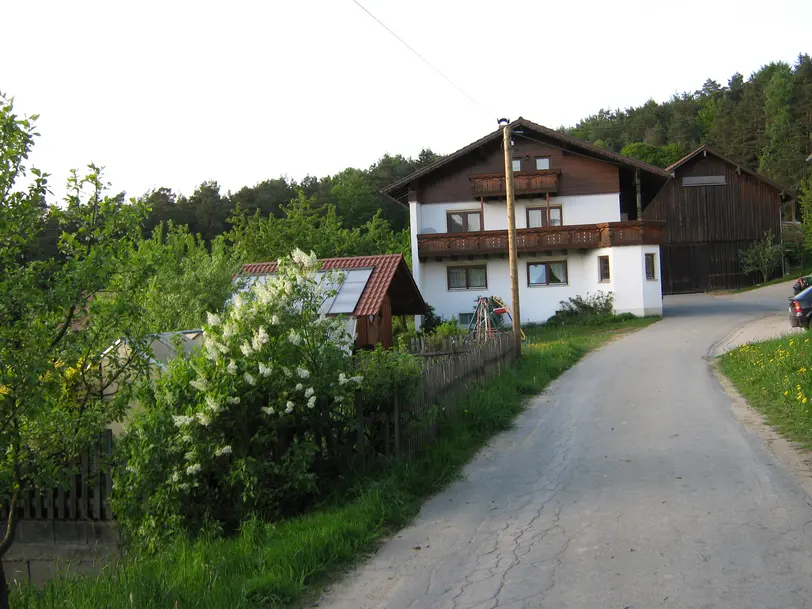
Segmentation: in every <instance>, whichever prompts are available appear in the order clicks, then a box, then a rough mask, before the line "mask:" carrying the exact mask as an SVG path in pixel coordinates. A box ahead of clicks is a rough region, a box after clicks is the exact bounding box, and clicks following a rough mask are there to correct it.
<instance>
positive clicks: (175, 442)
mask: <svg viewBox="0 0 812 609" xmlns="http://www.w3.org/2000/svg"><path fill="white" fill-rule="evenodd" d="M315 271H316V260H315V256H314V255H312V254H311V255H307V254H304V253H303V252H301V251H298V250H297V251H295V252H294V253H293V256H292V259H286V260H282V261H280V263H279V267H278V270H277V272H276V274H275V275H273V276H269V277H268V278H267V281H266V282H265V283H259V282H257V283H256V284H254V286H253V287H252V288H251V289H250V290H249V291H247V292H246V293H243V294H238V295H236V296H235V297H234V299H233V300H232V301H231V303H230V304H229V305H228V306H227V307H226V309H225V311H224V312H223V313H222V314H220V315H217V314H214V313H211V314H209V316H208V324H207V326H206V327H205V334H204V340H203V346H202V348H201V349H200V350H199V351H198V352H196V353H195V354H193V355H192V356H191V357H189V358H188V359H186V358H183V357H179V358H176V359H175V360H173V361H171V362H170V363H169V365H168V366H167V367H166V369H165V370H164V371H163V372H162V374H161V375H160V377H159V378H158V379H157V380H156V381H155V382H154V383H152V384H151V385H149V386H145V387H144V388H142V390H141V403H142V406H143V408H142V409H141V410H140V412H138V413H136V414H134V415H132V416H131V418H130V420H129V421H128V425H127V433H126V434H125V436H124V437H123V439H122V441H121V442H120V448H121V450H120V455H119V458H120V460H121V462H122V463H126V464H127V467H126V468H123V469H122V470H121V471H120V472H119V475H118V476H117V478H116V482H115V484H116V486H115V494H114V495H115V497H114V502H115V509H116V513H117V515H118V518H119V521H120V522H121V524H122V525H123V527H124V529H125V531H127V532H128V533H130V534H131V535H133V536H134V537H136V538H138V539H140V540H141V541H146V542H147V544H149V543H154V542H155V541H157V540H158V539H160V538H161V537H162V536H163V535H164V534H165V533H170V532H174V531H176V530H180V529H187V530H195V529H196V528H198V527H199V526H200V525H202V523H204V522H205V521H214V522H216V523H218V524H219V525H220V526H221V527H223V528H225V529H228V528H231V527H236V526H238V525H239V523H240V522H241V521H242V520H243V519H244V518H246V517H248V516H249V515H254V514H256V515H260V516H263V517H265V518H276V517H280V516H284V515H287V514H290V513H295V512H296V511H299V510H300V509H301V508H302V506H303V505H306V504H307V503H308V502H309V501H311V500H312V498H313V497H314V496H315V494H316V493H317V491H318V490H319V487H320V484H321V482H322V481H323V480H328V479H329V477H330V476H335V475H337V472H336V468H337V465H336V463H338V462H340V461H341V459H342V458H343V457H344V455H343V454H335V451H336V450H338V449H336V448H335V447H337V446H344V447H345V446H346V445H347V444H348V443H347V442H344V441H342V440H344V439H346V438H342V437H341V436H342V434H344V436H348V435H349V434H350V432H351V429H352V427H351V421H352V418H353V416H354V410H353V407H352V403H353V398H354V394H355V392H356V390H357V388H358V386H359V384H360V383H361V382H362V378H361V377H360V376H358V375H356V374H355V373H354V370H353V362H352V357H351V347H352V337H350V336H349V334H348V333H347V331H346V330H345V325H344V322H343V320H341V319H339V318H335V317H326V316H324V315H323V314H322V313H321V312H320V311H321V309H322V305H323V304H324V303H325V302H326V301H327V300H328V299H329V298H331V297H332V296H334V295H335V292H334V291H333V289H332V287H331V286H334V285H336V282H337V281H340V278H336V277H329V276H324V275H319V274H316V273H315ZM350 444H351V443H350ZM331 450H332V451H333V453H331V452H330V451H331ZM341 450H344V451H345V452H346V448H342V449H341Z"/></svg>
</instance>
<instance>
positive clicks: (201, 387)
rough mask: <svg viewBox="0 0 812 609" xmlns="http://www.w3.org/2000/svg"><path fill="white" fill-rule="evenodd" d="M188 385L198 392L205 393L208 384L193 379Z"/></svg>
mask: <svg viewBox="0 0 812 609" xmlns="http://www.w3.org/2000/svg"><path fill="white" fill-rule="evenodd" d="M189 384H190V385H191V386H192V387H194V388H195V389H197V390H198V391H206V390H207V389H208V388H209V383H208V382H207V381H206V379H201V378H199V379H195V380H194V381H192V382H191V383H189Z"/></svg>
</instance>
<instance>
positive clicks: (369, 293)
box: [240, 254, 426, 317]
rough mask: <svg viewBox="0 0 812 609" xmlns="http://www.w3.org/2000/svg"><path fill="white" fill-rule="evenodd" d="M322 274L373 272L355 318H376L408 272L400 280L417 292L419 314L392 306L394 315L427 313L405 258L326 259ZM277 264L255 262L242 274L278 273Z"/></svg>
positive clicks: (321, 261) (247, 266)
mask: <svg viewBox="0 0 812 609" xmlns="http://www.w3.org/2000/svg"><path fill="white" fill-rule="evenodd" d="M319 262H320V263H321V266H320V267H319V268H320V269H321V270H338V271H349V270H350V269H368V268H371V269H372V274H371V275H370V276H369V281H367V285H366V287H365V288H364V291H363V293H362V294H361V298H360V299H359V300H358V304H357V305H356V307H355V311H353V315H354V316H356V317H361V316H364V315H375V314H377V313H378V312H379V311H380V310H381V305H382V304H383V299H384V297H385V296H386V293H387V291H388V290H389V286H390V285H391V284H392V282H393V281H394V279H395V276H396V275H397V274H398V270H400V271H401V275H402V274H403V273H404V272H405V275H406V277H403V278H402V279H401V283H402V282H404V281H408V282H409V283H410V284H411V286H410V287H413V288H414V292H415V294H416V295H417V300H419V305H420V306H418V307H417V308H418V309H420V310H414V311H411V312H410V311H405V310H404V311H402V312H401V313H398V312H396V311H398V306H397V304H396V303H392V310H393V311H392V312H393V314H395V315H399V314H400V315H410V314H415V315H417V314H420V313H424V312H425V309H426V305H425V303H424V302H423V298H422V296H420V292H419V290H418V289H417V285H416V284H415V283H414V278H413V277H412V274H411V272H410V271H409V267H408V266H407V265H406V261H405V260H404V258H403V254H383V255H380V256H355V257H352V258H325V259H323V260H320V261H319ZM276 267H277V263H276V262H255V263H252V264H244V265H243V266H242V269H241V271H240V274H242V275H268V274H271V273H275V272H276Z"/></svg>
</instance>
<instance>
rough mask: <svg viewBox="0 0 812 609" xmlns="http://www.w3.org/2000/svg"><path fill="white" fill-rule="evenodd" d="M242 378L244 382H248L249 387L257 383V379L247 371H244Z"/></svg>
mask: <svg viewBox="0 0 812 609" xmlns="http://www.w3.org/2000/svg"><path fill="white" fill-rule="evenodd" d="M243 378H244V379H245V382H246V383H248V384H249V385H251V387H253V386H254V385H256V384H257V379H255V378H254V377H253V376H251V375H250V374H248V373H247V372H246V373H245V374H244V375H243Z"/></svg>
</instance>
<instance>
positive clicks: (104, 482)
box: [0, 429, 114, 528]
mask: <svg viewBox="0 0 812 609" xmlns="http://www.w3.org/2000/svg"><path fill="white" fill-rule="evenodd" d="M112 446H113V432H112V431H110V430H109V429H108V430H106V431H105V432H104V433H103V434H100V436H99V439H98V441H97V442H96V444H95V446H94V447H93V448H91V449H89V450H87V451H85V452H84V453H82V455H81V456H80V457H79V459H77V461H76V462H75V463H73V464H72V467H74V468H75V473H74V475H72V476H71V477H70V483H69V484H68V485H67V488H65V487H58V488H49V489H36V488H25V489H23V491H22V492H21V496H20V498H19V500H18V501H17V517H18V518H20V519H22V520H26V521H28V520H38V521H49V520H50V521H54V522H59V521H110V520H113V519H114V517H113V511H112V509H111V507H110V496H111V495H112V491H113V479H112V477H111V475H110V468H111V464H110V455H111V453H112ZM8 508H9V505H8V502H3V503H0V523H4V522H5V521H6V519H7V518H8ZM0 528H3V527H2V524H0Z"/></svg>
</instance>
